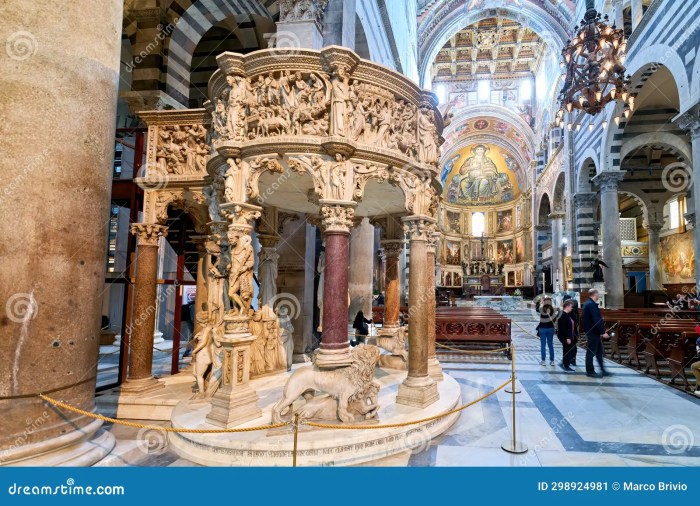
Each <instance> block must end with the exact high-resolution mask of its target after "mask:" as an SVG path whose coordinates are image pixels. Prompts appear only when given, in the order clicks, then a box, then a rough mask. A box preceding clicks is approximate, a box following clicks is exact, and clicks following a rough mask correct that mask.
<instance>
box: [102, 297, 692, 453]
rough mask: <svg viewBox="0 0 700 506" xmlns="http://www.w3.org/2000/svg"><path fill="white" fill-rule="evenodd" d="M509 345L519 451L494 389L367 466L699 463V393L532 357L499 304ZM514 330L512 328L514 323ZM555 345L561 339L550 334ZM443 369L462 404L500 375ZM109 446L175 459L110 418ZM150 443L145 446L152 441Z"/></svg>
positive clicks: (505, 400)
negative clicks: (444, 425) (428, 435)
mask: <svg viewBox="0 0 700 506" xmlns="http://www.w3.org/2000/svg"><path fill="white" fill-rule="evenodd" d="M507 316H509V317H511V318H512V319H513V321H514V322H516V323H517V324H518V325H513V342H514V345H515V347H516V368H517V377H518V385H519V386H520V388H521V390H522V392H521V393H519V394H517V395H516V413H517V418H516V420H517V423H516V429H517V438H518V440H519V441H522V442H523V443H525V444H526V445H527V446H528V448H529V451H528V452H527V453H525V454H521V455H512V454H509V453H507V452H505V451H503V450H502V449H501V444H502V443H504V442H506V441H507V440H509V439H510V437H511V431H512V424H511V419H512V418H511V417H512V412H511V406H512V402H511V395H510V394H508V393H506V392H504V391H500V392H498V393H497V394H495V395H493V396H491V397H488V398H487V399H486V400H484V401H483V402H481V403H479V404H476V405H474V406H472V407H470V408H467V409H466V410H464V411H463V412H462V415H461V416H460V418H459V419H458V420H457V422H456V423H455V424H454V425H453V426H452V427H451V428H450V429H449V430H448V431H447V432H446V433H444V434H443V435H441V436H439V437H437V438H435V439H433V440H431V441H429V442H426V444H421V445H420V446H419V447H418V448H416V449H415V450H414V451H412V452H406V453H403V454H399V455H395V456H392V457H388V458H385V459H382V460H378V461H374V462H372V463H370V464H367V465H373V466H650V465H652V466H653V465H664V466H666V465H672V466H700V398H697V397H695V396H693V395H691V394H688V393H685V392H682V391H680V390H677V389H673V388H670V387H668V386H666V385H664V384H663V383H660V382H658V381H655V380H653V379H651V378H649V377H646V376H644V375H642V374H640V373H638V372H637V371H635V370H633V369H630V368H627V367H624V366H621V365H619V364H617V363H616V362H612V361H606V365H607V368H608V370H609V371H610V372H612V373H613V376H610V377H606V378H603V379H594V378H588V377H587V376H586V375H585V369H584V367H583V362H584V360H583V359H584V353H583V350H579V358H578V361H577V362H578V367H577V368H576V372H573V373H571V372H564V371H563V370H562V369H561V368H560V367H559V366H558V365H555V366H550V365H546V366H541V365H540V363H539V361H540V357H539V347H540V345H539V340H538V339H537V338H535V337H533V336H531V335H529V334H528V332H532V331H534V327H535V325H536V323H535V322H534V321H533V318H532V316H531V313H530V312H529V311H527V310H520V311H514V312H509V313H508V314H507ZM519 326H520V327H522V329H524V330H521V328H519ZM555 353H556V356H557V359H556V363H557V364H558V361H559V359H558V357H560V356H561V347H560V346H559V345H558V343H557V342H556V339H555ZM441 358H442V365H443V370H444V371H445V372H446V373H448V374H450V375H452V376H453V377H454V378H455V379H456V380H457V381H458V382H459V384H460V385H461V388H462V401H463V402H464V403H466V402H468V401H470V400H473V399H476V398H478V397H480V396H481V395H483V394H485V393H488V392H489V391H491V390H493V388H494V387H496V386H497V385H500V384H501V383H502V382H503V381H504V380H505V379H507V378H508V377H509V373H510V367H511V364H510V361H509V360H507V359H506V358H505V357H503V356H502V355H497V356H488V355H471V356H470V355H468V354H464V355H459V356H455V355H454V354H450V356H447V355H445V356H441ZM109 430H112V432H113V433H114V435H115V436H116V437H117V439H118V448H117V450H118V451H116V452H115V453H114V455H112V456H110V457H108V458H107V459H106V461H105V462H103V465H137V466H178V465H180V466H182V465H192V464H191V463H190V462H188V461H186V460H183V459H180V458H178V456H177V455H175V454H174V453H173V452H171V451H170V449H169V448H168V447H167V441H165V440H164V438H161V437H160V436H159V435H158V434H150V435H149V436H148V437H149V438H150V439H154V441H151V440H150V439H149V441H148V444H144V441H143V439H144V434H143V433H139V431H138V430H137V429H130V428H127V427H112V428H110V429H109ZM154 448H155V450H154Z"/></svg>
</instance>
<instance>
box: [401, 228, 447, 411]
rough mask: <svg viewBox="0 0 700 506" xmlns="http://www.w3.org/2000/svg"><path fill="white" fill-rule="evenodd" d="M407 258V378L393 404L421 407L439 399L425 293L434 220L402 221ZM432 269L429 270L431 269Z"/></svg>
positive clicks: (427, 287)
mask: <svg viewBox="0 0 700 506" xmlns="http://www.w3.org/2000/svg"><path fill="white" fill-rule="evenodd" d="M403 222H404V225H405V227H406V231H407V235H408V239H409V243H410V252H411V257H410V261H409V270H408V283H409V287H408V315H409V316H408V318H409V324H408V375H407V376H406V379H405V380H404V381H403V383H401V385H400V386H399V392H398V395H397V396H396V403H397V404H405V405H408V406H415V407H419V408H424V407H426V406H429V405H430V404H432V403H434V402H435V401H437V400H438V398H439V393H438V389H437V383H435V381H434V380H433V378H431V377H430V375H429V373H428V351H429V347H430V343H429V336H428V322H429V315H428V313H429V304H430V296H429V292H430V291H432V290H433V287H429V286H428V283H427V281H428V272H427V270H428V268H429V267H428V251H427V249H428V238H429V237H430V236H431V234H432V233H434V224H435V222H434V220H433V219H432V218H429V217H425V216H409V217H406V218H403ZM431 268H432V267H431Z"/></svg>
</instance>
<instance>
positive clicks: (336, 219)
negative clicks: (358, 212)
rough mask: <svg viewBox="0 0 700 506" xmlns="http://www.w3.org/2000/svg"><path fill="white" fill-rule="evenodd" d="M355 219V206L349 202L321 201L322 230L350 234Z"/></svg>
mask: <svg viewBox="0 0 700 506" xmlns="http://www.w3.org/2000/svg"><path fill="white" fill-rule="evenodd" d="M354 219H355V206H354V205H347V204H330V203H328V204H324V202H323V201H321V223H320V225H321V230H323V232H324V233H325V232H334V233H344V234H349V233H350V229H351V228H352V226H353V223H354Z"/></svg>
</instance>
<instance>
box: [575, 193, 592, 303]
mask: <svg viewBox="0 0 700 506" xmlns="http://www.w3.org/2000/svg"><path fill="white" fill-rule="evenodd" d="M597 199H598V194H597V193H593V192H590V193H577V194H575V195H574V198H573V204H574V205H573V208H572V212H573V215H574V220H575V221H574V223H575V228H574V245H575V248H576V254H575V255H574V258H573V263H574V286H575V287H576V288H577V289H578V290H587V289H589V288H590V287H591V269H590V265H591V262H593V260H594V259H595V258H596V257H597V256H598V238H597V237H596V235H595V231H594V228H595V224H596V222H597V220H596V213H595V210H596V209H595V205H596V202H597Z"/></svg>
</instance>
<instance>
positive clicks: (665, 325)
mask: <svg viewBox="0 0 700 506" xmlns="http://www.w3.org/2000/svg"><path fill="white" fill-rule="evenodd" d="M676 322H677V320H673V321H672V322H662V323H659V322H656V323H640V324H637V334H638V336H639V337H640V338H641V339H640V341H641V342H642V343H643V351H642V354H643V356H644V363H645V364H646V370H645V373H646V374H648V373H649V371H650V370H651V368H652V367H653V368H654V372H655V373H656V377H657V378H661V371H660V370H659V362H660V361H668V357H669V356H670V354H671V351H672V350H673V349H674V348H676V347H680V346H681V339H683V334H684V333H685V332H694V327H695V323H694V322H687V323H685V324H684V323H676Z"/></svg>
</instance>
